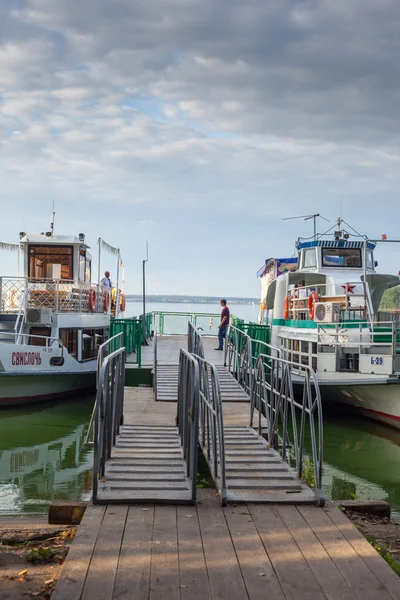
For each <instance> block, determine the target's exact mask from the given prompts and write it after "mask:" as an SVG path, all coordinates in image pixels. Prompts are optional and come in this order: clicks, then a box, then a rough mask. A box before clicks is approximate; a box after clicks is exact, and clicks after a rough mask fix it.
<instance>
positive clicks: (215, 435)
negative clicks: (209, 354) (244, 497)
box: [196, 356, 227, 506]
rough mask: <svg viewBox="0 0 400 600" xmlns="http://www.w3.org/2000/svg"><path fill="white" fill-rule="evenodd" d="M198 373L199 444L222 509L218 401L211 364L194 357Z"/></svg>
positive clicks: (221, 428)
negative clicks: (197, 365)
mask: <svg viewBox="0 0 400 600" xmlns="http://www.w3.org/2000/svg"><path fill="white" fill-rule="evenodd" d="M196 359H197V361H198V364H199V370H200V393H199V442H200V446H201V449H202V452H203V455H204V458H205V459H206V461H207V463H208V467H209V469H210V472H211V475H212V478H213V480H214V482H215V484H216V487H217V490H218V493H219V495H220V498H221V504H222V505H223V506H225V505H226V503H227V488H226V471H225V441H224V420H223V412H222V398H221V390H220V387H219V379H218V373H217V370H216V368H215V366H214V365H213V364H211V363H210V362H208V361H207V360H205V359H204V358H201V357H200V356H196Z"/></svg>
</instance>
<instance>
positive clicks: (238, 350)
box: [224, 325, 282, 396]
mask: <svg viewBox="0 0 400 600" xmlns="http://www.w3.org/2000/svg"><path fill="white" fill-rule="evenodd" d="M224 351H225V360H224V365H225V366H226V367H227V368H228V371H229V372H230V373H232V375H233V376H234V377H235V379H236V380H237V381H238V382H239V383H240V385H241V386H242V387H243V389H244V390H245V391H246V392H247V394H249V396H251V392H252V387H253V374H254V367H255V364H256V362H257V358H258V356H259V355H260V354H271V355H273V356H282V350H281V349H279V348H276V347H275V346H272V345H271V344H269V343H267V342H264V341H262V340H254V339H252V338H251V337H250V336H249V335H248V334H247V333H246V332H244V331H242V330H241V329H238V328H237V327H235V326H234V325H230V326H229V328H228V331H227V334H226V338H225V349H224Z"/></svg>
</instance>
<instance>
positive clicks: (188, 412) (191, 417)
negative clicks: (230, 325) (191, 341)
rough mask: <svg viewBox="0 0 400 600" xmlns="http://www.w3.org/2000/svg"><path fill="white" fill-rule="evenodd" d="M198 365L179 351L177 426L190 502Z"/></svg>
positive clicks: (194, 475)
mask: <svg viewBox="0 0 400 600" xmlns="http://www.w3.org/2000/svg"><path fill="white" fill-rule="evenodd" d="M199 394H200V378H199V365H198V362H197V359H196V357H194V356H192V355H191V354H189V353H188V352H186V350H183V349H181V351H180V356H179V377H178V402H177V416H176V421H177V425H178V430H179V435H180V441H181V446H182V451H183V458H184V460H185V462H186V476H187V477H188V479H189V482H190V486H191V493H192V500H196V484H197V457H198V430H199Z"/></svg>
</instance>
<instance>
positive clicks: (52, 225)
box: [50, 200, 56, 237]
mask: <svg viewBox="0 0 400 600" xmlns="http://www.w3.org/2000/svg"><path fill="white" fill-rule="evenodd" d="M55 218H56V211H55V210H54V200H53V209H52V213H51V223H50V231H51V237H53V235H54V221H55Z"/></svg>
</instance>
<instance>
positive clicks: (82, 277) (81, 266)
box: [79, 250, 86, 281]
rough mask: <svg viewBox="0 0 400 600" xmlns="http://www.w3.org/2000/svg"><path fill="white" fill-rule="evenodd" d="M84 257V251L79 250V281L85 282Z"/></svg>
mask: <svg viewBox="0 0 400 600" xmlns="http://www.w3.org/2000/svg"><path fill="white" fill-rule="evenodd" d="M85 270H86V256H85V251H84V250H79V281H85Z"/></svg>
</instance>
